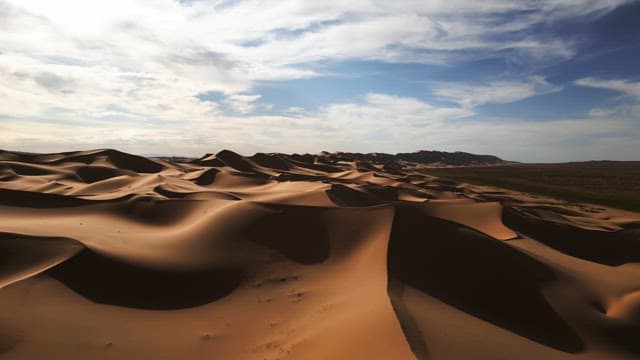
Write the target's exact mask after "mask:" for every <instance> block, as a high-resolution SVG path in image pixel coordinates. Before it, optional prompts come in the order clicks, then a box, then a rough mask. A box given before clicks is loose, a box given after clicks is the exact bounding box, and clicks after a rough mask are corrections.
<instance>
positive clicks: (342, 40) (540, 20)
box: [0, 0, 640, 162]
mask: <svg viewBox="0 0 640 360" xmlns="http://www.w3.org/2000/svg"><path fill="white" fill-rule="evenodd" d="M638 18H640V1H625V0H609V1H602V0H600V1H596V0H531V1H505V0H487V1H476V2H470V1H462V0H459V1H456V0H448V1H441V0H432V1H413V0H412V1H397V2H382V1H371V0H368V1H367V0H355V1H349V2H344V1H335V0H327V1H322V2H308V1H292V0H280V1H266V0H250V1H249V0H247V1H207V0H198V1H181V2H180V1H172V0H139V1H124V0H114V1H110V2H87V1H72V0H62V1H57V2H55V3H54V2H50V1H37V0H21V1H17V0H16V1H6V0H0V148H5V149H13V150H23V151H44V152H53V151H67V150H75V149H87V148H102V147H111V148H118V149H121V150H124V151H129V152H134V153H139V154H166V155H169V154H175V155H189V156H199V155H201V154H203V153H206V152H215V151H218V150H221V149H223V148H228V149H232V150H235V151H238V152H240V153H243V154H251V153H254V152H258V151H266V152H271V151H280V152H311V153H314V152H319V151H321V150H328V151H338V150H341V151H361V152H373V151H384V152H392V153H393V152H406V151H415V150H419V149H436V150H446V151H455V150H461V151H468V152H475V153H488V154H495V155H498V156H500V157H503V158H506V159H511V160H519V161H530V162H559V161H571V160H594V159H614V160H640V115H639V114H640V67H639V66H638V65H637V64H640V22H638V21H637V19H638Z"/></svg>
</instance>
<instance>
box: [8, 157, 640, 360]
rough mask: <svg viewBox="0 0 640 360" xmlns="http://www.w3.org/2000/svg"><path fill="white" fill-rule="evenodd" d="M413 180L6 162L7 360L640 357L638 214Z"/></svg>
mask: <svg viewBox="0 0 640 360" xmlns="http://www.w3.org/2000/svg"><path fill="white" fill-rule="evenodd" d="M419 167H420V165H418V164H413V163H411V162H408V161H406V160H402V161H399V162H392V163H389V159H387V158H385V159H381V161H380V162H377V161H366V160H354V159H352V158H345V157H341V155H340V153H336V154H329V153H321V154H319V155H283V154H256V155H254V156H252V157H243V156H241V155H238V154H236V153H233V152H231V151H227V150H225V151H221V152H219V153H218V154H215V155H213V154H207V155H205V156H203V157H202V158H200V159H195V160H184V161H181V162H177V161H169V160H168V159H161V158H144V157H139V156H135V155H131V154H126V153H122V152H119V151H116V150H92V151H80V152H71V153H61V154H25V153H15V152H7V151H0V309H2V310H1V311H0V358H2V359H574V358H575V359H637V358H639V357H640V264H639V263H640V215H639V214H635V213H630V212H625V211H621V210H614V209H608V208H604V207H600V206H594V205H588V204H586V205H575V204H573V205H570V204H566V203H564V202H561V201H557V200H553V199H548V198H542V197H536V196H531V195H526V194H521V193H517V192H513V191H506V190H500V189H495V188H491V187H481V186H472V185H468V184H459V183H453V182H451V181H447V180H443V179H438V178H435V177H432V176H427V175H423V174H421V173H420V172H418V171H416V170H417V169H418V168H419Z"/></svg>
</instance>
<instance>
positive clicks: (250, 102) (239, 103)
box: [224, 94, 262, 114]
mask: <svg viewBox="0 0 640 360" xmlns="http://www.w3.org/2000/svg"><path fill="white" fill-rule="evenodd" d="M261 97H262V95H260V94H253V95H251V94H232V95H229V96H227V98H226V99H224V102H225V103H226V104H227V105H229V107H230V108H231V109H233V110H234V111H235V112H239V113H241V114H247V113H250V112H252V111H253V110H254V109H255V107H256V104H255V103H256V101H258V100H259V99H260V98H261Z"/></svg>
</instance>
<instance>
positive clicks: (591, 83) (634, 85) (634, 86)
mask: <svg viewBox="0 0 640 360" xmlns="http://www.w3.org/2000/svg"><path fill="white" fill-rule="evenodd" d="M576 84H578V85H580V86H587V87H592V88H599V89H607V90H614V91H618V92H621V93H624V94H626V95H630V96H632V97H634V98H636V99H637V100H638V101H640V82H633V81H628V80H618V79H613V80H604V79H597V78H591V77H587V78H582V79H579V80H576Z"/></svg>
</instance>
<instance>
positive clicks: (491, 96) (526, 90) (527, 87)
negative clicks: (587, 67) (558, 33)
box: [434, 76, 562, 108]
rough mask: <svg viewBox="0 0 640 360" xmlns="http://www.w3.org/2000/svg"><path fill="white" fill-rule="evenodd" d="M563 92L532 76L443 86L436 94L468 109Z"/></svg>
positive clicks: (538, 77) (438, 87) (437, 88)
mask: <svg viewBox="0 0 640 360" xmlns="http://www.w3.org/2000/svg"><path fill="white" fill-rule="evenodd" d="M560 90H562V87H561V86H557V85H553V84H551V83H549V82H547V80H546V79H545V78H543V77H540V76H531V77H529V78H528V79H526V80H524V81H522V80H520V81H491V82H487V83H481V84H461V83H453V84H441V85H439V86H436V88H435V90H434V94H435V95H436V96H438V97H440V98H443V99H446V100H449V101H453V102H455V103H458V104H460V105H461V106H463V107H466V108H473V107H475V106H478V105H483V104H508V103H512V102H516V101H519V100H523V99H526V98H529V97H532V96H536V95H541V94H548V93H552V92H557V91H560Z"/></svg>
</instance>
